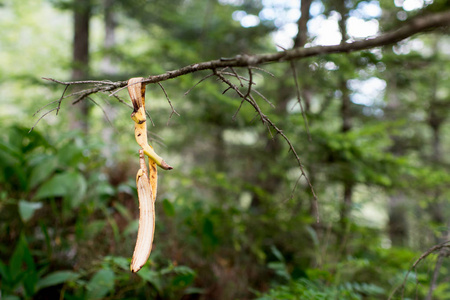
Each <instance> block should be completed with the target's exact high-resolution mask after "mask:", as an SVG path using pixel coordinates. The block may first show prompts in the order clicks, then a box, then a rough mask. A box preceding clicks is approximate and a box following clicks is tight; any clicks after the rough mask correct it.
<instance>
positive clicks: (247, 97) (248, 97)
mask: <svg viewBox="0 0 450 300" xmlns="http://www.w3.org/2000/svg"><path fill="white" fill-rule="evenodd" d="M213 72H214V74H215V75H216V76H217V77H218V78H220V79H221V80H222V81H223V82H224V83H226V84H227V85H228V86H229V87H231V88H232V89H233V90H235V91H236V93H237V94H238V95H239V97H241V98H242V99H243V100H245V101H247V102H249V103H250V104H251V105H252V106H253V108H254V109H255V110H256V111H257V113H258V115H259V117H260V119H261V121H262V122H263V124H267V125H270V127H272V128H273V129H274V130H275V131H276V132H277V134H279V135H280V136H282V137H283V139H284V140H285V141H286V143H287V144H288V146H289V150H290V151H292V153H293V154H294V156H295V159H296V160H297V164H298V166H299V168H300V171H301V174H302V175H303V176H304V177H305V179H306V182H307V183H308V186H309V188H310V190H311V193H312V195H313V198H314V207H315V210H316V221H317V223H319V221H320V218H319V209H318V200H317V195H316V193H315V191H314V187H313V186H312V183H311V181H310V180H309V177H308V176H307V174H306V172H305V170H304V168H303V164H302V162H301V160H300V157H299V156H298V154H297V152H296V151H295V148H294V145H293V144H292V142H291V141H290V140H289V138H288V137H287V136H286V135H285V134H284V133H283V131H282V130H281V129H279V128H278V127H277V126H276V125H275V123H273V122H272V120H270V119H269V118H268V117H267V116H266V115H265V114H263V113H262V111H261V109H260V108H259V106H258V104H257V103H256V101H255V100H254V99H253V97H252V96H251V94H250V93H249V91H250V89H249V90H248V91H247V94H245V95H244V94H243V93H242V92H241V91H240V90H239V88H238V87H237V86H236V85H234V84H233V83H231V82H230V81H229V80H228V79H226V78H225V77H224V76H223V75H222V74H220V73H219V72H217V70H215V69H214V70H213ZM249 86H251V84H249Z"/></svg>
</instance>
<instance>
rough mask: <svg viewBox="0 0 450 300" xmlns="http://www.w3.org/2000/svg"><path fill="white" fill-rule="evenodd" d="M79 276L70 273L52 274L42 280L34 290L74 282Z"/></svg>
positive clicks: (58, 272)
mask: <svg viewBox="0 0 450 300" xmlns="http://www.w3.org/2000/svg"><path fill="white" fill-rule="evenodd" d="M79 276H80V275H79V274H77V273H75V272H72V271H57V272H53V273H51V274H49V275H47V276H45V277H43V278H42V279H40V280H39V281H38V283H37V285H36V289H37V290H40V289H43V288H46V287H49V286H54V285H58V284H61V283H64V282H67V281H73V280H76V279H77V278H78V277H79Z"/></svg>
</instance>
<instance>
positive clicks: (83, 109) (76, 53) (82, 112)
mask: <svg viewBox="0 0 450 300" xmlns="http://www.w3.org/2000/svg"><path fill="white" fill-rule="evenodd" d="M90 18H91V3H90V0H79V1H74V19H73V20H74V38H73V59H72V61H73V65H72V79H73V80H81V79H85V78H87V77H88V72H89V20H90ZM77 107H78V110H79V114H78V116H76V115H75V116H73V119H72V122H71V123H72V124H71V127H72V128H79V129H82V130H83V132H85V133H87V132H88V112H89V103H88V101H87V100H83V101H81V102H80V103H78V104H77Z"/></svg>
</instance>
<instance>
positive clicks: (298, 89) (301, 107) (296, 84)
mask: <svg viewBox="0 0 450 300" xmlns="http://www.w3.org/2000/svg"><path fill="white" fill-rule="evenodd" d="M291 68H292V74H293V75H294V81H295V90H296V92H297V101H298V104H300V109H301V111H302V116H303V122H305V129H306V134H307V135H308V140H309V141H310V142H311V141H312V139H311V133H310V132H309V125H308V118H307V117H306V113H305V109H304V108H303V104H302V99H301V97H300V87H299V86H298V78H297V71H296V69H295V65H294V62H293V61H291Z"/></svg>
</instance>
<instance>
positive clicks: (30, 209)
mask: <svg viewBox="0 0 450 300" xmlns="http://www.w3.org/2000/svg"><path fill="white" fill-rule="evenodd" d="M40 208H42V203H41V202H29V201H25V200H19V214H20V218H21V219H22V221H24V222H28V221H29V220H30V219H31V218H32V217H33V215H34V212H35V211H36V210H38V209H40Z"/></svg>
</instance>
